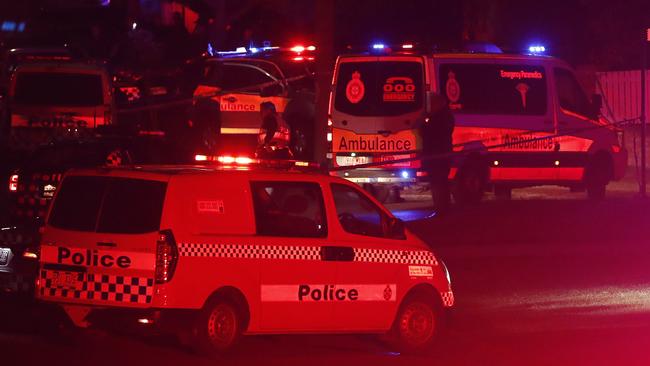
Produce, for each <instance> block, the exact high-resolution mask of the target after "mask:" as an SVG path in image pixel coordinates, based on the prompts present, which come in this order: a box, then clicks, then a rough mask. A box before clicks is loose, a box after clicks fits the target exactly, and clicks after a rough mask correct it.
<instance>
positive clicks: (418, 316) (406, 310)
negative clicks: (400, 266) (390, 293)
mask: <svg viewBox="0 0 650 366" xmlns="http://www.w3.org/2000/svg"><path fill="white" fill-rule="evenodd" d="M436 305H437V304H436V301H435V300H434V299H433V298H432V297H431V296H426V295H424V294H418V295H414V296H410V297H407V298H406V299H405V300H404V302H402V304H401V306H400V308H399V311H398V313H397V317H396V318H395V322H394V323H393V328H392V330H391V334H390V336H391V338H390V344H391V346H392V348H395V349H396V350H397V351H399V352H403V353H421V352H431V351H433V350H434V349H433V347H434V345H435V341H436V339H437V338H438V337H437V336H438V334H439V333H440V331H441V328H442V319H441V316H440V306H436Z"/></svg>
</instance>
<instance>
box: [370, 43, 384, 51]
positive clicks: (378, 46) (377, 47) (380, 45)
mask: <svg viewBox="0 0 650 366" xmlns="http://www.w3.org/2000/svg"><path fill="white" fill-rule="evenodd" d="M384 48H386V45H384V44H383V43H375V44H373V45H372V49H373V50H383V49H384Z"/></svg>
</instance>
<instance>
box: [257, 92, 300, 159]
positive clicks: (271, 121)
mask: <svg viewBox="0 0 650 366" xmlns="http://www.w3.org/2000/svg"><path fill="white" fill-rule="evenodd" d="M260 114H261V116H262V125H261V127H260V132H259V135H258V140H257V142H258V148H257V151H258V156H260V157H262V158H267V159H290V158H292V157H293V154H292V153H291V150H290V149H289V142H290V139H291V130H290V129H289V125H288V124H287V123H286V122H285V121H284V120H283V119H282V117H280V115H279V114H278V112H277V111H276V109H275V104H273V103H272V102H268V101H267V102H263V103H262V104H261V105H260Z"/></svg>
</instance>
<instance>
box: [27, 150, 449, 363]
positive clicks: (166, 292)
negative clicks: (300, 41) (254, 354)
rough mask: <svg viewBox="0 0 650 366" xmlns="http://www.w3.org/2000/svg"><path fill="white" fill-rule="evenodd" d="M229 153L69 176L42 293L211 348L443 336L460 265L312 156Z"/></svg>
mask: <svg viewBox="0 0 650 366" xmlns="http://www.w3.org/2000/svg"><path fill="white" fill-rule="evenodd" d="M219 160H221V161H225V162H231V163H232V164H233V165H229V164H221V165H218V166H141V167H137V166H134V167H129V168H113V169H106V168H98V169H84V170H74V171H70V172H69V173H67V174H66V176H65V177H64V179H63V181H62V184H61V188H60V190H58V192H57V195H56V197H55V200H54V203H53V205H52V208H51V210H50V213H49V216H48V219H47V222H46V226H45V228H44V232H43V238H42V242H41V243H42V244H41V247H40V265H41V270H40V274H39V278H38V281H37V297H38V298H40V299H41V300H44V301H46V302H55V303H59V304H61V305H62V307H63V308H64V310H65V311H66V312H67V313H68V314H69V315H70V317H71V319H72V320H73V321H74V322H75V323H76V324H78V325H84V326H85V325H89V324H101V322H102V320H103V321H106V319H107V317H108V319H113V318H112V316H114V315H115V314H118V313H119V314H120V315H121V316H122V319H124V318H127V319H130V320H131V321H132V322H133V323H136V322H138V323H141V324H149V325H151V324H153V325H158V326H159V327H160V329H170V328H171V329H173V330H176V331H181V332H183V331H184V332H185V334H191V335H192V336H191V339H192V342H191V343H192V345H193V346H195V347H196V348H197V349H198V350H201V351H205V352H208V353H214V352H220V351H225V350H227V349H229V348H231V347H232V346H233V345H234V344H235V343H236V342H237V340H238V339H239V337H240V336H241V335H249V334H290V333H293V334H296V333H298V334H300V333H376V334H386V333H388V334H390V335H391V337H390V339H392V340H394V343H395V345H397V346H399V348H400V349H401V350H405V351H415V350H422V349H427V348H428V347H429V346H430V345H431V344H432V343H433V342H434V340H435V339H436V336H437V335H438V334H439V332H440V330H441V328H442V326H443V324H444V318H445V314H446V313H447V312H448V311H449V309H450V308H452V306H453V305H454V296H453V293H452V290H451V286H450V279H449V273H448V272H447V269H446V267H445V265H444V264H443V262H442V261H441V260H440V259H439V258H438V257H437V256H435V255H434V253H433V252H432V251H431V250H430V249H429V248H428V247H427V245H426V244H425V243H424V242H423V241H421V240H420V239H419V238H418V237H416V236H415V235H414V234H413V233H411V232H410V231H409V230H407V229H405V228H404V225H403V223H402V222H401V221H400V220H399V219H396V218H395V217H394V216H392V215H391V213H390V212H389V211H388V210H386V209H385V208H384V207H382V206H381V205H380V204H378V203H377V201H376V200H375V199H373V198H372V197H371V196H369V195H368V194H367V193H366V192H365V191H363V190H361V189H360V188H359V187H358V186H356V185H354V184H353V183H350V182H348V181H346V180H343V179H340V178H336V177H330V176H328V175H326V174H318V173H312V172H308V171H305V169H308V168H304V167H305V166H306V165H309V164H307V163H302V162H292V161H288V162H285V163H283V164H287V165H291V167H288V166H287V165H285V166H283V167H279V168H278V167H275V168H273V167H257V168H253V169H251V168H246V167H244V166H243V165H242V164H244V165H246V164H251V163H253V162H251V161H250V159H247V158H243V157H224V158H223V159H219ZM237 163H238V165H237ZM249 166H250V165H249Z"/></svg>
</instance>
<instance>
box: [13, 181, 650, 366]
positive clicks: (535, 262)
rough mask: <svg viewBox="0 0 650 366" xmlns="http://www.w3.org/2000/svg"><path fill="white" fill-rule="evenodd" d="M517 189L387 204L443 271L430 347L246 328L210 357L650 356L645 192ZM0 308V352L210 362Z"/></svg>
mask: <svg viewBox="0 0 650 366" xmlns="http://www.w3.org/2000/svg"><path fill="white" fill-rule="evenodd" d="M523 192H524V193H522V194H516V195H515V197H514V199H513V200H512V201H496V200H488V201H487V202H484V203H483V204H481V205H478V206H473V207H467V208H464V209H456V210H454V211H453V212H452V213H451V214H450V215H448V216H446V217H435V216H434V217H427V216H429V215H430V214H431V211H430V210H429V209H427V208H422V206H423V205H426V202H406V203H401V204H392V205H390V207H391V208H392V209H394V210H395V211H396V212H398V214H399V215H400V216H402V217H404V218H407V219H409V220H414V221H411V222H409V224H408V225H409V227H410V228H411V229H412V230H413V231H415V232H416V233H418V234H419V235H421V236H422V237H423V238H424V239H425V240H426V241H427V242H428V243H429V244H430V245H431V246H432V247H433V248H434V249H435V250H436V252H437V254H438V256H439V257H441V258H442V259H443V260H444V261H445V263H446V264H447V266H448V267H449V269H450V272H451V276H452V284H453V286H454V290H455V293H456V299H457V308H456V311H455V314H454V320H453V323H452V326H451V328H450V330H449V333H448V334H446V335H445V337H444V339H442V340H441V342H440V344H439V345H438V349H437V350H436V351H435V352H434V353H432V354H428V355H420V356H407V355H400V354H395V353H391V352H387V351H386V350H385V349H383V348H382V347H381V346H380V345H379V344H378V343H377V342H375V340H374V339H373V338H372V337H359V336H349V335H346V336H307V337H305V336H274V337H271V336H265V337H251V338H248V339H245V340H244V342H243V343H242V344H241V346H240V347H239V348H238V349H237V350H236V351H235V352H233V353H232V354H230V355H227V356H225V357H223V359H221V360H220V361H219V363H221V364H224V365H230V364H232V365H240V364H241V365H258V364H264V365H305V364H308V365H313V364H318V365H353V364H354V365H434V364H435V365H619V364H625V365H648V364H650V268H649V264H650V214H649V212H650V202H648V201H643V200H639V199H635V198H631V196H630V195H629V194H614V195H613V196H614V197H612V198H609V199H607V200H605V201H603V202H589V201H586V200H584V199H583V195H580V194H578V195H564V193H559V192H560V191H558V193H557V194H553V191H550V192H551V193H550V194H549V193H548V192H549V191H539V190H527V191H523ZM562 192H563V191H562ZM549 197H553V199H549ZM0 315H1V316H2V319H4V322H5V324H8V323H13V324H14V326H6V325H5V326H0V360H2V362H1V364H6V365H10V364H11V363H5V361H15V362H18V363H17V364H41V365H48V364H65V365H87V364H91V363H92V364H94V365H125V364H145V363H146V364H151V365H157V366H158V365H183V364H191V365H208V364H211V365H213V364H216V363H217V362H215V361H214V360H211V359H206V358H203V357H199V356H196V355H194V354H192V353H191V352H189V351H188V350H186V349H184V348H183V347H182V346H180V345H178V344H177V343H175V342H174V341H173V340H169V339H166V338H162V337H151V336H148V337H142V336H135V335H115V334H106V333H102V332H90V333H84V334H82V335H78V336H76V337H62V336H52V335H48V334H43V333H42V332H36V331H35V330H34V329H35V328H38V327H37V326H36V325H35V324H32V323H33V322H30V319H34V317H33V314H31V313H30V312H29V311H28V310H27V308H25V307H21V308H19V309H13V310H7V309H5V310H3V311H2V312H0ZM17 319H19V321H16V320H17ZM11 320H14V321H11ZM41 328H43V327H41Z"/></svg>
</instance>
